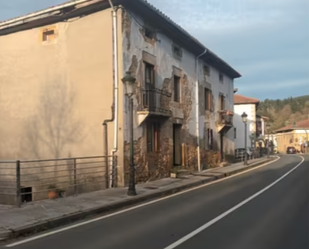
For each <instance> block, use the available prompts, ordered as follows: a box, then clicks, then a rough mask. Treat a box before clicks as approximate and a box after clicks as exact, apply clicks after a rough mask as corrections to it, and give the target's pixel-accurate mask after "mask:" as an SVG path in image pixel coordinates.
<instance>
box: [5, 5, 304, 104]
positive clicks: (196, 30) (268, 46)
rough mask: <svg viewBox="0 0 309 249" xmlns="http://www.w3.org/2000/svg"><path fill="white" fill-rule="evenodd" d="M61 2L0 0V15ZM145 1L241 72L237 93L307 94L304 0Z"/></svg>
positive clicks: (269, 95)
mask: <svg viewBox="0 0 309 249" xmlns="http://www.w3.org/2000/svg"><path fill="white" fill-rule="evenodd" d="M131 1H133V0H131ZM62 2H65V0H0V20H6V19H9V18H13V17H16V16H20V15H24V14H28V13H31V12H33V11H37V10H40V9H43V8H47V7H50V6H53V5H56V4H60V3H62ZM148 2H150V3H151V4H153V5H154V6H155V7H157V8H158V9H160V10H161V11H162V12H163V13H165V14H166V15H167V16H169V17H170V18H171V19H172V20H173V21H175V22H176V23H178V24H179V25H180V26H182V27H183V28H184V29H186V30H187V31H188V32H189V33H191V34H192V35H193V36H194V37H196V38H197V39H198V40H199V41H200V42H202V43H203V44H204V45H205V46H206V47H207V48H208V49H210V50H212V51H213V52H214V53H215V54H217V55H218V56H219V57H221V58H222V59H223V60H225V61H226V62H227V63H229V64H230V65H231V66H232V67H233V68H235V69H236V70H237V71H238V72H240V74H241V75H242V77H241V78H240V79H236V80H235V87H237V88H238V93H239V94H242V95H246V96H249V97H255V98H259V99H260V100H264V99H266V98H269V99H279V98H287V97H291V96H292V97H294V96H301V95H306V94H309V1H308V0H182V1H179V0H148Z"/></svg>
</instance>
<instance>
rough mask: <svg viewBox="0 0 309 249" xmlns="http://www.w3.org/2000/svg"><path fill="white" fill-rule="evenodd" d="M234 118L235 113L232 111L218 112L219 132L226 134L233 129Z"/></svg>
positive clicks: (217, 123)
mask: <svg viewBox="0 0 309 249" xmlns="http://www.w3.org/2000/svg"><path fill="white" fill-rule="evenodd" d="M233 116H234V113H233V112H232V111H227V110H221V111H218V120H217V122H216V125H217V132H224V133H226V132H227V131H228V130H229V129H230V128H231V127H233Z"/></svg>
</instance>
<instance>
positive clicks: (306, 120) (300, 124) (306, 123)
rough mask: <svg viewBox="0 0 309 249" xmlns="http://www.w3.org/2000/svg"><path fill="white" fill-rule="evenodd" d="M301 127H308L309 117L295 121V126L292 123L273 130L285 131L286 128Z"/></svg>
mask: <svg viewBox="0 0 309 249" xmlns="http://www.w3.org/2000/svg"><path fill="white" fill-rule="evenodd" d="M301 128H307V129H309V119H305V120H302V121H299V122H297V123H296V125H295V126H294V125H293V124H290V125H288V126H285V127H282V128H280V129H278V130H276V131H275V132H280V131H287V130H296V129H301Z"/></svg>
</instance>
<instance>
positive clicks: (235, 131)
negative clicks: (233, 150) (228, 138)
mask: <svg viewBox="0 0 309 249" xmlns="http://www.w3.org/2000/svg"><path fill="white" fill-rule="evenodd" d="M236 138H237V129H236V127H234V139H236Z"/></svg>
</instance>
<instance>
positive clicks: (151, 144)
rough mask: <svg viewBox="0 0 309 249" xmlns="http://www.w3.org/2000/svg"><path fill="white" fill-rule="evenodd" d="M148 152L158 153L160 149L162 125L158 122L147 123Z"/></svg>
mask: <svg viewBox="0 0 309 249" xmlns="http://www.w3.org/2000/svg"><path fill="white" fill-rule="evenodd" d="M146 129H147V152H157V151H159V148H160V142H159V141H160V125H159V124H158V123H156V122H148V123H147V127H146Z"/></svg>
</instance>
